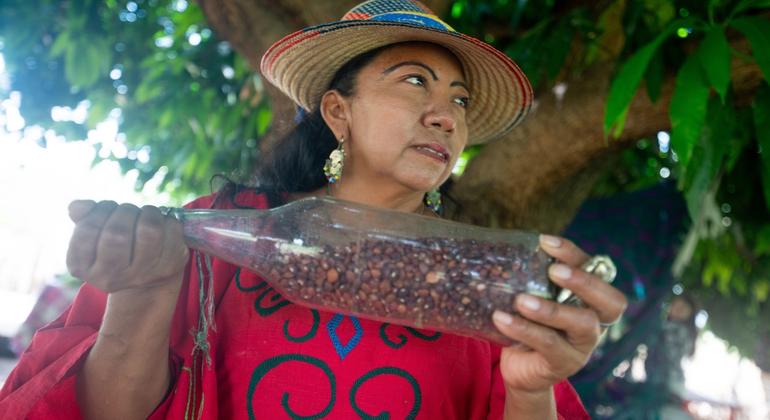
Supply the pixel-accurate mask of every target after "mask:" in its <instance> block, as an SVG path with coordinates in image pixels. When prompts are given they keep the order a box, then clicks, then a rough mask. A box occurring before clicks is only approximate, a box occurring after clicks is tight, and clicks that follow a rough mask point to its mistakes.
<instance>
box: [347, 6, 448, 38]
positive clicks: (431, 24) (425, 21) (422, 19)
mask: <svg viewBox="0 0 770 420" xmlns="http://www.w3.org/2000/svg"><path fill="white" fill-rule="evenodd" d="M341 20H343V21H345V20H372V21H377V22H394V23H402V24H404V23H405V24H410V25H415V26H424V27H428V28H433V29H441V30H449V31H453V32H454V29H452V27H451V26H449V25H447V24H446V22H444V21H442V20H441V19H439V18H438V16H436V14H435V13H433V11H432V10H430V9H429V8H428V7H426V6H425V5H424V4H422V3H420V2H417V1H410V0H371V1H367V2H364V3H361V4H359V5H358V6H356V7H354V8H352V9H351V10H350V11H348V12H347V13H345V15H344V16H342V19H341Z"/></svg>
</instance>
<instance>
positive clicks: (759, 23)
mask: <svg viewBox="0 0 770 420" xmlns="http://www.w3.org/2000/svg"><path fill="white" fill-rule="evenodd" d="M730 26H732V27H733V28H735V29H737V30H739V31H741V32H742V33H743V35H745V36H746V38H747V39H748V40H749V43H750V44H751V53H752V55H753V56H754V59H755V60H756V61H757V64H758V65H759V68H760V69H762V73H763V74H764V75H765V80H767V81H770V48H768V45H770V21H768V20H767V19H763V18H760V17H753V16H750V17H743V18H740V19H735V20H733V21H732V22H731V23H730Z"/></svg>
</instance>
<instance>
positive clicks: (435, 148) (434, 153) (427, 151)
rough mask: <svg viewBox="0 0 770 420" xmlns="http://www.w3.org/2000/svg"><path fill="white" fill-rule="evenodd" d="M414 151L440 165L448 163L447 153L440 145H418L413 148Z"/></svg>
mask: <svg viewBox="0 0 770 420" xmlns="http://www.w3.org/2000/svg"><path fill="white" fill-rule="evenodd" d="M414 149H415V150H416V151H417V152H418V153H420V154H422V155H424V156H427V157H429V158H432V159H434V160H436V161H438V162H441V163H447V162H449V152H447V151H446V149H444V148H443V147H442V146H440V145H434V144H420V145H417V146H414Z"/></svg>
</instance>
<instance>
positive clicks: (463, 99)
mask: <svg viewBox="0 0 770 420" xmlns="http://www.w3.org/2000/svg"><path fill="white" fill-rule="evenodd" d="M454 101H455V103H456V104H458V105H460V106H461V107H463V108H468V102H469V101H470V98H468V97H465V96H463V97H461V98H455V99H454Z"/></svg>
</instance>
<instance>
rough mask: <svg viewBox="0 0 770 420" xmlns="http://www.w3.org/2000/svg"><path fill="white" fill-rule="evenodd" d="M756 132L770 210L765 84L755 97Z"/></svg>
mask: <svg viewBox="0 0 770 420" xmlns="http://www.w3.org/2000/svg"><path fill="white" fill-rule="evenodd" d="M752 108H753V111H754V131H755V133H756V136H757V143H758V144H759V147H760V149H761V153H760V161H761V171H762V187H763V189H764V192H765V203H766V205H767V208H768V209H770V86H768V85H767V84H766V83H763V84H762V86H760V88H759V89H758V90H757V94H756V96H755V97H754V105H753V107H752Z"/></svg>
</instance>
